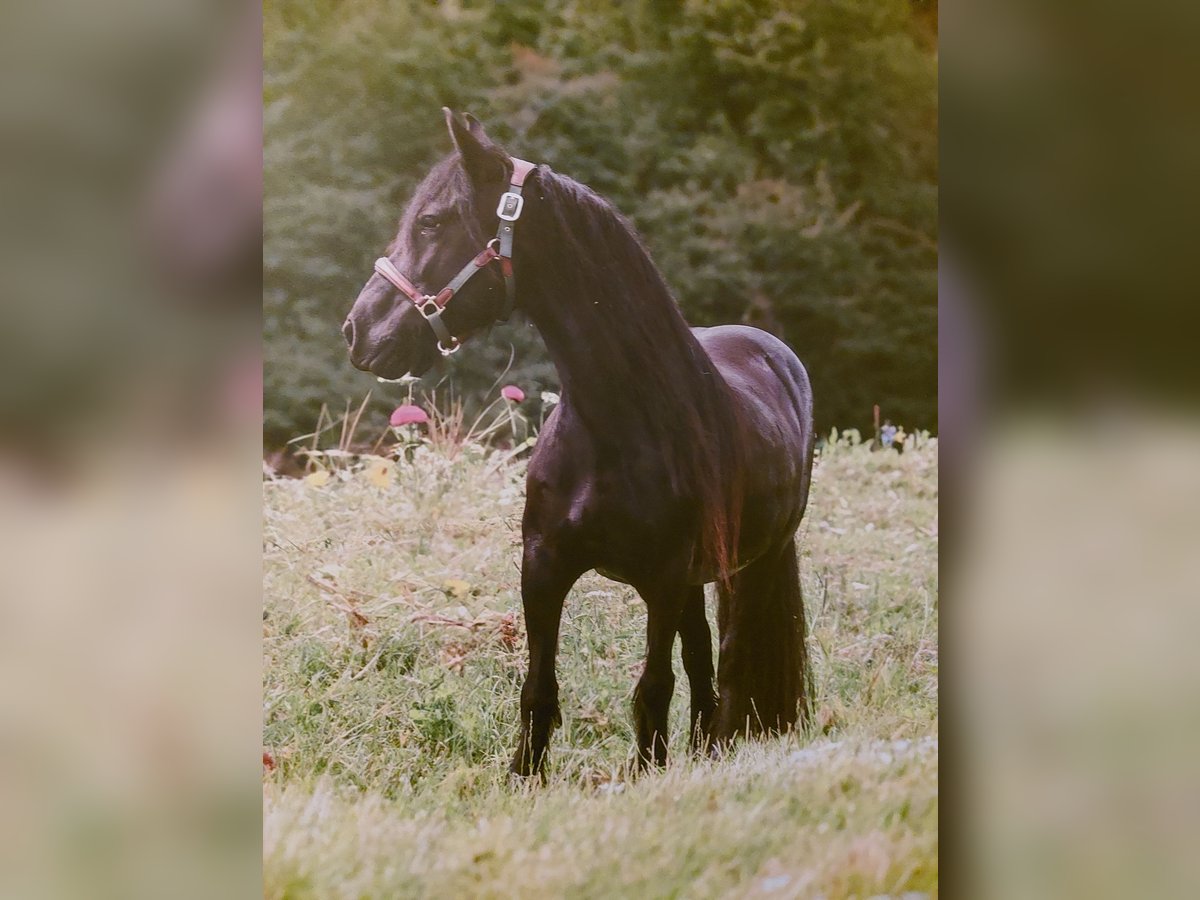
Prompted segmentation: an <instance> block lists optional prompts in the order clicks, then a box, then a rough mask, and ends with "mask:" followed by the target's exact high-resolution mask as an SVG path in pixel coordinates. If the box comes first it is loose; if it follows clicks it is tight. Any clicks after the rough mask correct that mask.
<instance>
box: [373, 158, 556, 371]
mask: <svg viewBox="0 0 1200 900" xmlns="http://www.w3.org/2000/svg"><path fill="white" fill-rule="evenodd" d="M512 163H513V173H512V178H511V179H509V184H508V190H507V191H505V192H504V193H503V194H501V195H500V203H499V205H498V206H497V207H496V215H497V217H498V218H499V219H500V225H499V226H498V227H497V229H496V236H495V237H494V238H492V239H491V240H490V241H488V243H487V246H486V247H484V248H483V250H482V251H481V252H480V253H479V255H478V256H476V257H475V258H474V259H473V260H471V261H470V262H469V263H467V264H466V265H465V266H463V267H462V269H461V270H459V273H458V274H457V275H455V276H454V277H453V278H451V279H450V283H449V284H447V285H446V286H445V287H444V288H442V289H441V290H440V291H438V292H437V293H436V294H422V293H421V292H420V291H418V290H417V288H416V286H415V285H414V284H413V283H412V282H411V281H409V280H408V279H407V278H406V277H405V276H404V273H403V272H401V271H400V270H399V269H397V268H396V266H395V265H394V264H393V263H392V261H391V260H390V259H388V258H387V257H380V258H379V259H377V260H375V271H376V272H377V273H379V274H380V275H381V276H383V277H384V278H385V279H387V280H388V281H389V282H391V284H392V285H393V286H394V287H395V288H396V290H398V291H399V292H400V293H401V294H403V295H404V296H405V297H407V298H408V299H409V300H410V301H411V302H412V304H413V306H415V307H416V308H417V311H418V312H420V313H421V315H422V316H424V317H425V321H426V322H428V323H429V327H430V328H432V329H433V333H434V334H436V335H437V339H438V350H440V351H441V352H442V355H443V356H449V355H450V354H451V353H453V352H455V351H456V350H457V349H458V348H459V347H461V346H462V343H461V342H460V341H459V340H458V338H456V337H455V336H454V335H453V334H451V333H450V329H449V328H447V327H446V323H445V322H443V321H442V311H443V310H444V309H445V308H446V304H448V303H449V302H450V301H451V300H452V299H453V297H454V295H455V294H457V293H458V292H459V291H461V290H462V289H463V286H464V285H466V283H467V282H468V281H470V280H471V278H472V277H473V276H474V275H475V273H477V272H479V271H480V270H481V269H483V267H484V266H486V265H488V264H489V263H490V262H492V261H493V260H499V262H500V274H501V275H503V276H504V312H503V314H502V315H501V316H500V318H499V320H498V321H501V322H507V321H508V317H509V316H511V315H512V311H513V309H514V308H515V307H516V305H517V284H516V281H517V280H516V277H515V276H514V275H513V265H512V253H513V237H514V235H515V232H516V225H517V220H518V219H519V218H521V212H522V211H523V210H524V208H525V198H524V197H523V196H521V190H522V188H524V186H525V179H526V178H528V177H529V173H530V172H532V171H533V170H534V169H535V168H536V165H535V164H534V163H531V162H527V161H526V160H523V159H517V158H516V157H513V161H512Z"/></svg>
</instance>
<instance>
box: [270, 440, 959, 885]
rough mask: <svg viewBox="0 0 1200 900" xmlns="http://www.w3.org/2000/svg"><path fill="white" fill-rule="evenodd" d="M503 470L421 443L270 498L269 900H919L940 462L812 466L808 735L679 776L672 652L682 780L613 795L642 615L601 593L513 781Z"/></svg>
mask: <svg viewBox="0 0 1200 900" xmlns="http://www.w3.org/2000/svg"><path fill="white" fill-rule="evenodd" d="M507 457H508V454H506V453H503V452H501V451H489V450H487V449H485V448H483V447H481V446H479V445H477V444H474V443H470V442H468V443H466V444H464V445H462V446H458V447H455V448H453V451H452V452H451V451H450V450H448V448H447V447H446V446H439V447H438V448H436V449H435V448H433V447H431V446H430V445H429V444H428V443H416V444H415V445H410V447H409V451H408V458H406V459H403V460H401V461H400V462H399V463H398V464H397V465H395V466H394V467H393V466H390V465H388V464H384V463H381V462H380V461H378V460H372V459H368V460H365V461H363V462H360V463H355V464H347V463H344V462H343V463H340V464H339V465H338V466H337V467H335V468H332V469H330V470H329V474H328V476H326V475H320V476H319V477H315V478H311V479H308V480H305V479H299V480H278V481H269V482H268V483H267V484H266V485H265V493H266V500H265V518H266V524H265V567H266V569H265V576H264V577H265V598H266V599H265V609H264V620H263V647H264V687H263V699H264V747H265V751H266V753H267V754H269V766H267V767H266V769H267V771H266V772H265V774H264V787H263V791H264V816H265V820H264V893H265V895H266V896H268V897H276V898H284V897H289V898H293V897H296V898H298V897H314V898H315V897H320V898H326V897H329V898H340V897H346V898H351V897H353V898H365V897H404V896H444V897H463V896H495V897H507V896H518V895H520V896H561V895H570V896H581V897H602V896H619V897H632V896H637V897H666V896H688V897H707V896H728V895H731V894H734V895H737V896H757V895H762V896H772V897H777V896H782V897H789V896H797V897H808V896H822V897H827V898H831V900H832V898H839V897H870V896H873V895H878V894H897V895H899V894H903V893H906V892H918V893H925V894H930V895H936V893H937V738H936V734H937V671H938V670H937V443H936V441H934V440H925V441H922V442H920V443H919V446H917V447H915V448H910V449H909V451H908V452H906V453H904V454H902V455H901V454H895V453H890V452H888V453H872V452H870V451H869V450H868V449H867V448H866V447H865V446H863V445H861V444H859V443H858V442H857V440H856V436H855V435H850V436H843V437H842V438H841V439H840V440H837V441H835V442H831V443H828V444H826V445H825V447H824V448H823V451H822V453H821V455H820V457H819V460H818V464H817V469H816V473H815V477H814V487H813V495H812V499H811V502H810V506H809V511H808V514H807V516H806V519H805V524H804V525H803V526H802V529H801V543H802V547H803V550H802V553H803V560H802V573H803V578H804V588H805V596H806V602H807V604H808V611H809V618H810V621H811V623H812V636H811V640H812V649H813V654H814V659H815V667H816V678H817V684H816V697H817V702H816V716H815V719H816V721H815V724H814V727H813V729H812V730H811V732H810V733H809V734H806V735H803V736H790V737H787V738H779V739H775V740H772V741H768V742H764V743H754V744H747V745H744V746H742V747H740V748H739V749H738V750H737V751H736V752H734V753H733V754H732V755H730V756H729V757H727V758H726V759H724V760H722V761H720V762H715V763H714V762H708V761H694V760H691V759H689V758H688V757H687V755H686V735H685V732H686V719H687V696H686V691H687V689H686V680H685V679H684V678H683V677H682V669H681V666H680V665H679V662H678V651H676V654H677V655H676V674H677V689H676V698H675V702H674V703H673V706H672V727H673V732H674V733H673V735H672V742H671V749H672V753H673V761H672V763H671V765H670V766H668V768H667V769H666V770H665V771H663V772H655V773H651V774H649V775H647V776H643V777H641V778H639V779H637V780H634V781H627V780H625V778H624V775H623V774H622V771H623V765H624V763H625V762H626V760H627V759H628V758H629V756H630V754H631V751H632V747H633V733H632V728H631V722H630V716H629V701H630V697H631V693H632V689H633V683H634V680H635V678H636V676H637V673H638V671H639V669H640V663H641V657H642V653H643V650H644V640H645V632H644V629H645V609H644V606H643V605H642V603H641V601H640V600H639V599H638V598H637V596H636V594H634V593H633V591H632V590H631V589H630V588H627V587H625V586H623V585H618V584H615V583H613V582H609V581H606V580H604V579H603V578H600V577H599V576H596V575H594V574H593V575H588V576H586V577H585V578H583V579H582V580H581V581H580V582H579V584H578V585H577V586H576V588H575V590H574V591H572V593H571V596H570V597H569V599H568V601H567V610H566V613H565V616H564V624H563V635H562V646H561V651H560V654H559V669H558V672H559V675H558V677H559V683H560V687H561V695H562V705H563V716H564V723H563V727H562V728H560V729H559V730H558V731H557V732H556V733H555V735H554V739H553V743H552V746H551V753H552V757H551V768H550V774H549V781H548V784H547V785H545V786H544V787H543V786H528V785H518V786H513V785H510V784H509V783H508V781H507V779H506V777H505V771H506V766H507V762H508V757H509V755H510V754H511V752H512V749H513V746H514V743H515V736H516V724H517V720H518V709H517V703H518V694H519V690H520V683H521V679H522V677H523V674H524V666H525V659H524V633H523V630H522V624H521V615H520V592H519V583H520V573H519V571H518V568H517V562H518V559H519V542H520V527H519V522H520V512H521V507H522V502H523V475H524V464H523V463H522V462H521V461H519V460H513V459H509V458H507ZM712 612H713V611H712V609H711V608H710V616H711V614H712ZM264 761H267V758H266V757H265V758H264Z"/></svg>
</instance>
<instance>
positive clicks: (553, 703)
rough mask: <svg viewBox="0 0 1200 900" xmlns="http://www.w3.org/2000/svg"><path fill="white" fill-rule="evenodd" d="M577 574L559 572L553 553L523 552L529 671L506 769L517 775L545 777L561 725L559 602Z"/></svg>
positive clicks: (560, 615) (563, 570)
mask: <svg viewBox="0 0 1200 900" xmlns="http://www.w3.org/2000/svg"><path fill="white" fill-rule="evenodd" d="M579 574H580V573H578V572H576V571H574V570H572V569H567V568H565V567H563V566H562V565H561V564H560V563H559V561H558V560H556V559H555V558H554V557H553V555H552V554H547V553H545V552H542V551H531V550H529V549H528V548H527V549H526V552H525V559H524V564H523V565H522V567H521V601H522V604H523V606H524V609H525V631H526V634H527V636H528V640H529V672H528V674H527V675H526V676H525V684H524V686H523V687H522V688H521V736H520V738H519V740H518V742H517V751H516V753H515V754H514V755H513V761H512V765H511V766H510V767H509V768H510V770H511V771H512V772H513V773H514V774H516V775H522V776H528V775H534V774H543V766H544V764H545V759H546V747H547V745H548V744H549V743H550V732H552V731H553V730H554V728H555V727H556V726H557V725H559V724H560V723H561V722H562V715H561V713H560V711H559V707H558V679H557V677H556V676H555V673H554V658H555V656H557V655H558V627H559V623H560V621H561V620H562V608H563V600H565V599H566V596H567V592H568V591H570V590H571V585H573V584H574V583H575V580H576V579H577V578H578V577H579Z"/></svg>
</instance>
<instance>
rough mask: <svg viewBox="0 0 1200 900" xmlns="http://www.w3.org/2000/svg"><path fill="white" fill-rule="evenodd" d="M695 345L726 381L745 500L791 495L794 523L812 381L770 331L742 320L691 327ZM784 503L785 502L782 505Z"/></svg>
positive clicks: (802, 484) (809, 445)
mask: <svg viewBox="0 0 1200 900" xmlns="http://www.w3.org/2000/svg"><path fill="white" fill-rule="evenodd" d="M693 332H694V333H695V335H696V339H697V340H698V341H699V343H700V346H701V347H703V348H704V351H705V353H707V354H708V357H709V359H710V360H711V361H712V363H713V365H714V366H715V368H716V370H717V371H718V372H719V373H720V375H721V377H722V378H723V379H724V381H725V383H726V384H727V385H728V386H729V389H730V391H731V392H732V395H733V398H734V404H735V406H736V408H737V417H738V423H737V427H739V428H741V429H742V431H743V433H744V435H745V441H744V449H745V453H746V459H745V463H746V471H747V478H748V484H747V488H748V495H749V496H748V499H751V500H752V499H753V498H754V497H755V496H756V495H757V496H758V497H759V498H767V497H770V498H772V506H773V507H774V506H775V505H776V504H777V503H778V500H779V498H781V497H789V496H790V497H792V498H794V504H792V505H791V508H790V509H788V510H787V513H786V514H787V517H788V518H789V519H792V520H794V522H795V524H796V525H799V522H800V517H801V516H802V515H803V513H804V508H805V506H806V505H807V502H808V489H809V484H810V481H811V475H812V457H813V438H814V432H813V396H812V385H811V384H810V382H809V379H808V372H807V371H806V370H805V368H804V364H803V363H801V362H800V359H799V358H798V357H797V356H796V354H795V353H794V352H793V351H792V349H791V348H790V347H788V345H787V344H785V343H784V342H783V341H781V340H779V338H777V337H775V336H774V335H772V334H770V333H768V332H766V331H763V330H762V329H759V328H752V327H750V326H747V325H721V326H717V327H714V328H695V329H693ZM784 506H787V504H784Z"/></svg>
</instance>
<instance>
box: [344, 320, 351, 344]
mask: <svg viewBox="0 0 1200 900" xmlns="http://www.w3.org/2000/svg"><path fill="white" fill-rule="evenodd" d="M342 334H343V335H345V336H346V344H347V346H350V347H353V346H354V320H353V319H347V320H346V321H345V323H344V324H343V325H342Z"/></svg>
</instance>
